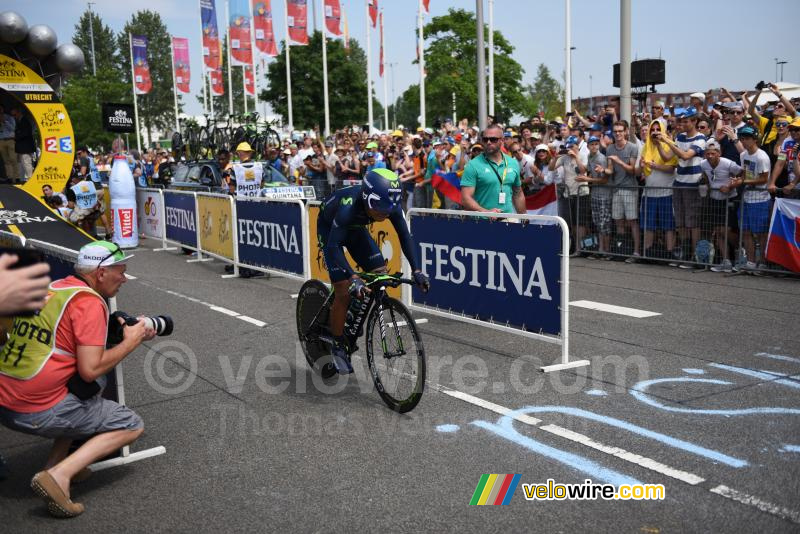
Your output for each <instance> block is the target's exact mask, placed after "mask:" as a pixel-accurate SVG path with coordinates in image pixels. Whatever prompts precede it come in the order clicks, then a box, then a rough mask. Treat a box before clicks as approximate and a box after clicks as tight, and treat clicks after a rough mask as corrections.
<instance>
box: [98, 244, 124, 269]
mask: <svg viewBox="0 0 800 534" xmlns="http://www.w3.org/2000/svg"><path fill="white" fill-rule="evenodd" d="M114 246H115V247H116V248H115V249H114V250H112V251H111V253H110V254H109V255H108V256H105V257H104V258H103V259H102V260H100V261H99V262H97V266H98V267H100V266H102V265H103V262H105V261H106V260H107V259H109V258H113V257H114V256H115V255H116V254H117V253H118V252H122V249H121V248H119V245H117V244H116V243H115V244H114Z"/></svg>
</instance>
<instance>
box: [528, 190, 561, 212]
mask: <svg viewBox="0 0 800 534" xmlns="http://www.w3.org/2000/svg"><path fill="white" fill-rule="evenodd" d="M525 208H526V209H527V211H528V214H529V215H553V216H556V215H558V197H557V196H556V184H550V185H546V186H544V187H543V188H542V189H541V190H539V191H537V192H536V193H534V194H532V195H528V196H526V197H525Z"/></svg>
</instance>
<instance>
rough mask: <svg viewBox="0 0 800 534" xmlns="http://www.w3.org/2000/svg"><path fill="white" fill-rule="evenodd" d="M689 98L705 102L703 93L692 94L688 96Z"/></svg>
mask: <svg viewBox="0 0 800 534" xmlns="http://www.w3.org/2000/svg"><path fill="white" fill-rule="evenodd" d="M689 98H697V99H699V100H702V101H703V102H705V101H706V95H704V94H703V93H692V94H690V95H689Z"/></svg>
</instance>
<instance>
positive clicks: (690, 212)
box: [672, 187, 703, 228]
mask: <svg viewBox="0 0 800 534" xmlns="http://www.w3.org/2000/svg"><path fill="white" fill-rule="evenodd" d="M672 197H673V200H672V209H673V210H674V211H675V227H676V228H697V227H698V226H700V208H701V207H702V205H703V199H702V198H701V197H700V192H699V191H698V189H697V188H696V187H676V188H675V190H674V191H673V192H672Z"/></svg>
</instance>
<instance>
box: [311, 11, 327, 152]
mask: <svg viewBox="0 0 800 534" xmlns="http://www.w3.org/2000/svg"><path fill="white" fill-rule="evenodd" d="M324 1H325V0H319V6H320V7H319V10H320V13H322V18H323V20H322V92H323V100H324V102H325V130H323V131H324V133H325V137H326V138H327V137H328V136H329V135H331V112H330V103H329V101H328V43H327V38H326V37H325V33H326V32H327V23H326V22H325V20H324V19H325V6H324V5H323V2H324ZM314 18H315V19H316V15H315V17H314ZM314 24H316V20H315V21H314Z"/></svg>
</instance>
